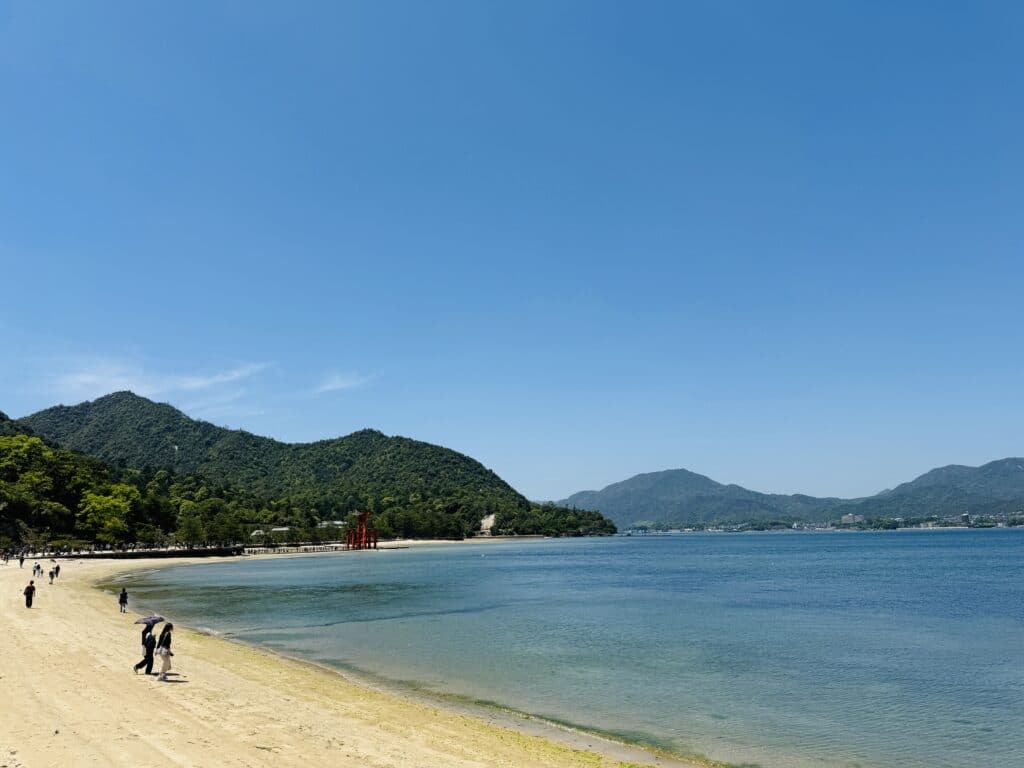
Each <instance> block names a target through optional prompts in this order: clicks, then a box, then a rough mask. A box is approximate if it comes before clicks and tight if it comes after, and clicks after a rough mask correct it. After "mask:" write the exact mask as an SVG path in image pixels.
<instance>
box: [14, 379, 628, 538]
mask: <svg viewBox="0 0 1024 768" xmlns="http://www.w3.org/2000/svg"><path fill="white" fill-rule="evenodd" d="M3 424H6V425H7V429H8V430H10V429H14V430H16V431H17V430H20V431H23V432H29V431H30V432H31V433H33V434H35V435H36V436H38V437H40V438H41V439H43V440H44V441H46V442H47V443H48V444H50V445H52V446H56V447H60V448H62V449H69V450H72V451H75V452H78V453H81V454H84V455H86V456H89V457H91V458H93V459H97V460H100V461H103V462H106V463H107V464H110V465H112V466H114V467H116V468H130V469H133V470H139V471H144V472H149V473H152V472H153V471H154V470H157V469H164V468H167V469H170V470H173V472H174V473H175V474H176V475H180V476H196V477H199V478H203V479H205V480H208V481H209V482H211V483H213V484H219V485H224V486H230V487H232V488H236V489H238V490H239V491H240V492H243V493H245V494H248V495H250V496H252V497H255V498H257V499H262V500H264V501H266V502H268V503H269V502H271V501H272V502H274V505H276V506H277V507H288V508H289V509H297V510H304V511H305V514H306V516H307V519H308V520H312V519H314V518H315V519H319V520H325V519H339V518H343V517H344V516H345V515H346V514H347V513H350V512H353V511H356V510H363V509H369V510H371V511H373V512H374V513H375V514H376V517H375V520H376V525H377V526H378V527H379V528H380V529H381V530H382V531H383V532H386V533H388V534H392V533H393V534H396V535H402V536H415V537H424V538H427V537H438V536H454V537H461V536H466V535H472V533H473V532H475V531H476V530H477V528H478V527H479V525H480V521H481V519H482V518H484V517H485V516H488V515H491V514H493V515H495V516H496V517H495V524H494V528H493V531H494V532H495V533H544V534H547V535H561V534H565V533H576V534H579V533H608V532H614V527H613V526H611V525H610V523H608V521H606V520H604V519H603V518H602V517H601V516H600V515H597V514H595V513H590V512H581V511H579V510H569V509H564V510H560V509H557V508H556V507H555V506H554V505H536V504H533V503H531V502H530V501H529V500H527V499H526V497H524V496H523V495H522V494H520V493H519V492H517V491H516V490H515V489H514V488H512V487H511V486H510V485H508V483H506V482H505V481H504V480H502V479H501V478H500V477H499V476H498V475H497V474H495V473H494V472H493V471H491V470H490V469H487V468H486V467H484V466H483V465H482V464H481V463H480V462H478V461H476V460H475V459H472V458H470V457H469V456H466V455H464V454H461V453H458V452H456V451H453V450H451V449H448V448H443V447H441V446H437V445H433V444H430V443H425V442H421V441H418V440H413V439H410V438H407V437H389V436H387V435H384V434H382V433H381V432H378V431H376V430H370V429H366V430H361V431H359V432H354V433H352V434H350V435H346V436H344V437H339V438H335V439H332V440H320V441H317V442H313V443H283V442H280V441H277V440H274V439H272V438H268V437H261V436H259V435H254V434H252V433H250V432H245V431H242V430H231V429H226V428H224V427H218V426H216V425H213V424H210V423H208V422H204V421H198V420H195V419H192V418H189V417H188V416H186V415H185V414H184V413H182V412H181V411H179V410H177V409H176V408H174V407H173V406H170V405H167V404H163V403H155V402H152V401H150V400H148V399H146V398H144V397H140V396H138V395H135V394H133V393H131V392H115V393H113V394H110V395H106V396H104V397H100V398H98V399H96V400H93V401H91V402H85V403H81V404H79V405H74V406H64V405H60V406H55V407H53V408H48V409H46V410H43V411H39V412H38V413H34V414H32V415H30V416H27V417H24V418H22V419H18V420H17V421H14V422H11V421H9V420H8V421H7V422H2V423H0V428H3V426H2V425H3ZM287 519H290V518H289V517H287V516H285V520H287Z"/></svg>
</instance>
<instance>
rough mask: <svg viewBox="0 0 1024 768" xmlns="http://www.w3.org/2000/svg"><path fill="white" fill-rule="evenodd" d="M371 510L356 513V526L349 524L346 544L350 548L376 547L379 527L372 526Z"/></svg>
mask: <svg viewBox="0 0 1024 768" xmlns="http://www.w3.org/2000/svg"><path fill="white" fill-rule="evenodd" d="M369 523H370V513H369V512H357V513H356V525H355V528H353V527H351V526H349V528H348V530H346V531H345V546H346V547H347V548H348V549H376V548H377V529H376V528H371V527H370V525H369Z"/></svg>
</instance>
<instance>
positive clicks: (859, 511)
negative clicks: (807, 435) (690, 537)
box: [558, 457, 1024, 528]
mask: <svg viewBox="0 0 1024 768" xmlns="http://www.w3.org/2000/svg"><path fill="white" fill-rule="evenodd" d="M558 503H559V504H563V505H566V506H579V507H585V508H586V509H596V510H597V511H599V512H601V513H602V514H603V515H605V516H606V517H609V518H611V520H612V521H613V522H615V524H616V525H617V526H619V527H620V528H622V527H629V526H631V525H635V524H637V523H640V522H652V523H658V524H670V525H671V524H675V525H684V526H685V525H706V524H709V523H733V522H745V521H767V520H805V521H809V522H825V521H828V520H836V519H838V518H839V517H841V516H842V515H844V514H855V515H864V517H865V518H881V517H903V518H908V517H926V516H929V515H938V516H949V515H958V514H962V513H964V512H971V513H973V514H986V515H987V514H1002V513H1014V512H1016V511H1017V510H1019V509H1021V508H1022V507H1024V459H1020V458H1012V457H1011V458H1006V459H999V460H997V461H992V462H989V463H988V464H984V465H982V466H980V467H967V466H962V465H949V466H945V467H938V468H936V469H933V470H930V471H929V472H926V473H924V474H923V475H921V476H920V477H917V478H915V479H914V480H911V481H910V482H907V483H903V484H901V485H899V486H897V487H895V488H892V489H888V490H885V491H882V492H881V493H878V494H876V495H874V496H868V497H863V498H857V499H840V498H835V497H826V498H819V497H814V496H807V495H804V494H792V495H783V494H768V493H759V492H757V491H751V490H748V489H746V488H743V487H742V486H739V485H723V484H722V483H718V482H715V481H714V480H712V479H711V478H709V477H705V476H704V475H699V474H697V473H695V472H690V471H689V470H686V469H669V470H664V471H661V472H649V473H644V474H640V475H635V476H633V477H631V478H628V479H626V480H622V481H620V482H617V483H612V484H611V485H609V486H607V487H605V488H603V489H602V490H600V491H580V492H579V493H574V494H573V495H572V496H569V497H568V498H567V499H564V500H562V501H560V502H558Z"/></svg>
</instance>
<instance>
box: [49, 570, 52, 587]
mask: <svg viewBox="0 0 1024 768" xmlns="http://www.w3.org/2000/svg"><path fill="white" fill-rule="evenodd" d="M49 576H50V583H51V584H53V568H51V569H50V573H49Z"/></svg>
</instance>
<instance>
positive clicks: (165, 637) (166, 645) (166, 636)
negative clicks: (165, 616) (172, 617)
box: [156, 624, 174, 680]
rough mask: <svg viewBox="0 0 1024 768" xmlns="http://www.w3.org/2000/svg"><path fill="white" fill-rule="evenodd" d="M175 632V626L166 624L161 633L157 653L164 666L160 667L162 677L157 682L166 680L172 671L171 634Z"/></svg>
mask: <svg viewBox="0 0 1024 768" xmlns="http://www.w3.org/2000/svg"><path fill="white" fill-rule="evenodd" d="M173 630H174V625H173V624H165V625H164V628H163V629H162V630H161V631H160V639H159V640H158V641H157V644H156V653H157V655H158V656H159V657H160V659H161V661H162V662H163V665H162V666H161V667H160V675H159V677H157V680H166V679H167V673H168V672H170V671H171V656H173V655H174V654H173V653H171V632H172V631H173Z"/></svg>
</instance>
